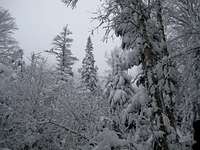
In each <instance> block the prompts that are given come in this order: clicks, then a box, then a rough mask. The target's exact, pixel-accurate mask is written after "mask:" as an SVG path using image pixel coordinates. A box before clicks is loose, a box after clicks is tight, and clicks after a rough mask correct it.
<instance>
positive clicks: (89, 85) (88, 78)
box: [80, 36, 97, 91]
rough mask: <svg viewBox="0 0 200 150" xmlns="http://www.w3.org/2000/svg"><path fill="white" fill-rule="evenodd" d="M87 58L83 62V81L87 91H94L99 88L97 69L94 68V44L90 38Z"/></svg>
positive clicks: (86, 50) (87, 46) (81, 70)
mask: <svg viewBox="0 0 200 150" xmlns="http://www.w3.org/2000/svg"><path fill="white" fill-rule="evenodd" d="M85 52H86V54H85V58H84V59H83V61H82V68H81V69H80V72H81V79H82V83H83V85H84V86H85V87H86V89H89V90H90V91H94V90H95V89H96V88H97V67H95V66H94V63H95V60H94V55H93V44H92V41H91V38H90V36H89V37H88V40H87V45H86V49H85Z"/></svg>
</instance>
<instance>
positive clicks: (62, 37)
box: [47, 25, 77, 81]
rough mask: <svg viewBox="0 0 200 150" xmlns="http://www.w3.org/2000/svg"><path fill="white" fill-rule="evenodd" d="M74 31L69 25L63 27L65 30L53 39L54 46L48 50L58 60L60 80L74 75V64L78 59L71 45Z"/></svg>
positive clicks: (65, 79)
mask: <svg viewBox="0 0 200 150" xmlns="http://www.w3.org/2000/svg"><path fill="white" fill-rule="evenodd" d="M71 34H72V32H71V31H70V30H69V29H68V25H66V26H65V27H64V28H63V31H62V32H61V33H60V34H59V35H57V36H56V37H55V38H54V40H53V45H54V47H53V48H52V49H51V50H50V51H47V52H50V53H52V54H54V55H55V56H56V58H57V61H58V66H57V70H58V75H59V77H58V78H59V80H62V81H67V80H68V79H69V78H70V77H72V76H73V72H72V66H73V64H74V63H75V61H76V60H77V58H76V57H74V56H73V55H72V52H71V49H70V48H71V45H72V42H73V39H72V38H71V37H70V35H71Z"/></svg>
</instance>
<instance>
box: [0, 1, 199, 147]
mask: <svg viewBox="0 0 200 150" xmlns="http://www.w3.org/2000/svg"><path fill="white" fill-rule="evenodd" d="M57 1H58V2H60V0H57ZM80 1H81V0H80ZM62 3H63V5H66V7H70V8H71V9H77V8H76V6H77V5H78V4H79V2H78V0H62ZM93 19H94V20H95V21H97V22H98V23H99V24H98V25H97V27H96V28H95V29H94V32H95V30H97V29H98V28H103V29H104V31H105V35H104V39H107V40H108V42H112V41H110V40H109V39H110V38H111V37H113V35H114V36H116V37H118V38H119V39H120V42H121V46H120V47H115V48H113V47H111V48H110V51H111V52H110V54H109V56H107V58H106V59H107V64H108V66H109V70H108V71H107V73H106V74H104V76H103V77H102V76H100V75H99V74H98V66H96V64H95V57H94V49H95V47H94V45H93V42H94V41H93V40H92V37H91V36H88V35H87V36H88V38H87V41H85V49H83V50H82V51H84V53H85V55H84V59H83V60H78V59H77V57H76V56H74V54H73V51H72V49H71V46H72V44H73V40H76V39H73V38H72V34H73V33H72V31H71V30H70V28H69V26H68V25H63V28H62V29H60V33H58V34H57V35H55V37H54V38H52V41H51V42H52V48H51V49H47V50H44V53H46V54H50V55H52V56H54V57H55V58H56V62H57V64H56V67H54V68H50V67H48V64H47V60H46V59H45V58H44V57H43V56H42V55H41V54H40V53H36V52H33V53H32V54H31V56H29V63H27V62H26V61H25V59H24V51H25V50H23V49H22V48H21V47H20V45H19V44H18V41H17V39H16V38H14V34H15V31H16V30H17V26H16V23H15V19H14V18H13V17H12V15H11V14H10V12H9V11H8V10H6V9H5V8H0V150H1V149H2V150H192V149H194V150H197V149H199V143H198V142H199V139H200V137H199V136H200V135H199V134H198V135H197V134H196V135H195V136H194V135H193V133H194V129H195V130H197V129H198V130H199V128H200V125H199V124H200V123H199V122H198V120H200V0H102V1H101V7H100V8H99V9H98V10H96V12H95V13H94V17H93ZM16 20H17V18H16ZM94 34H95V33H94ZM94 36H95V35H94ZM77 61H81V64H82V65H81V66H80V68H79V69H78V74H79V76H75V75H74V72H73V65H74V63H75V62H77ZM133 68H137V69H135V70H136V71H135V73H134V74H135V75H132V74H131V73H130V72H131V71H130V70H132V69H133ZM196 121H197V122H196ZM198 132H199V131H198ZM196 133H197V131H196ZM195 142H196V143H195Z"/></svg>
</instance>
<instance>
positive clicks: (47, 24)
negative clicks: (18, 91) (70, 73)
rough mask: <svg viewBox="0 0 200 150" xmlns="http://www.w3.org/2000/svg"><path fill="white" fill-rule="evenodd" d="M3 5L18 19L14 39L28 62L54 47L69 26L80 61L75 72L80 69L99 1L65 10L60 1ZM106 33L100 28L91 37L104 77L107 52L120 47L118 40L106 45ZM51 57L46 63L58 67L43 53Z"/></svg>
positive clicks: (14, 0)
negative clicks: (34, 55) (63, 29)
mask: <svg viewBox="0 0 200 150" xmlns="http://www.w3.org/2000/svg"><path fill="white" fill-rule="evenodd" d="M0 6H1V7H3V8H5V9H8V10H9V12H10V13H11V15H12V16H13V17H14V18H15V19H16V20H15V21H16V24H17V27H18V30H17V31H16V34H15V37H16V39H17V41H18V42H19V45H20V47H21V48H22V49H23V50H24V54H25V60H26V62H27V63H29V62H28V59H27V58H29V57H30V55H31V53H32V52H36V53H37V52H43V51H44V50H47V49H50V48H52V40H53V38H54V37H55V36H56V35H57V34H58V33H60V32H61V30H62V28H63V26H65V25H66V24H68V25H69V29H70V30H71V31H72V33H73V35H72V38H73V39H74V42H73V44H72V48H71V50H72V53H73V54H74V56H76V57H77V58H78V59H79V61H78V62H76V63H75V65H74V71H75V72H77V69H78V68H80V65H81V61H82V59H83V57H84V53H85V51H84V50H85V47H86V41H87V38H88V36H89V35H90V34H91V31H92V29H94V28H95V27H96V26H97V22H95V21H92V19H91V18H92V17H94V16H95V15H94V14H93V13H94V12H95V11H96V10H97V9H98V7H99V6H100V2H99V1H98V0H87V1H80V2H79V4H78V5H77V6H76V9H71V8H70V7H66V6H65V5H63V3H62V2H61V1H59V0H1V1H0ZM103 36H104V31H103V30H102V29H98V30H96V31H95V32H94V34H93V35H91V39H92V42H93V44H94V45H93V46H94V57H95V60H96V65H97V66H98V68H99V70H98V73H99V74H100V75H102V74H103V73H104V71H105V70H106V69H107V64H106V58H105V53H109V51H110V50H111V49H113V48H114V47H115V46H119V45H120V42H119V40H116V39H115V40H113V39H110V41H109V42H107V43H106V42H103ZM42 56H45V57H47V58H48V61H47V63H48V64H49V65H50V66H55V65H56V62H55V57H54V56H51V55H50V54H47V53H43V54H42Z"/></svg>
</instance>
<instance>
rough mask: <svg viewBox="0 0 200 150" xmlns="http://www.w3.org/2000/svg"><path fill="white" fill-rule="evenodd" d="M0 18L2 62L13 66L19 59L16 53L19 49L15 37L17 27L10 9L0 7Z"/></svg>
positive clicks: (0, 59) (0, 58) (0, 55)
mask: <svg viewBox="0 0 200 150" xmlns="http://www.w3.org/2000/svg"><path fill="white" fill-rule="evenodd" d="M0 18H1V19H0V62H1V63H3V64H6V65H10V66H12V65H14V63H15V61H16V59H17V58H16V57H15V56H16V55H15V54H16V53H18V51H19V47H18V46H17V42H16V40H15V39H14V37H13V34H14V31H16V29H17V28H16V24H15V20H14V18H13V17H12V16H11V15H10V13H9V12H8V10H5V9H3V8H0Z"/></svg>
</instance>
